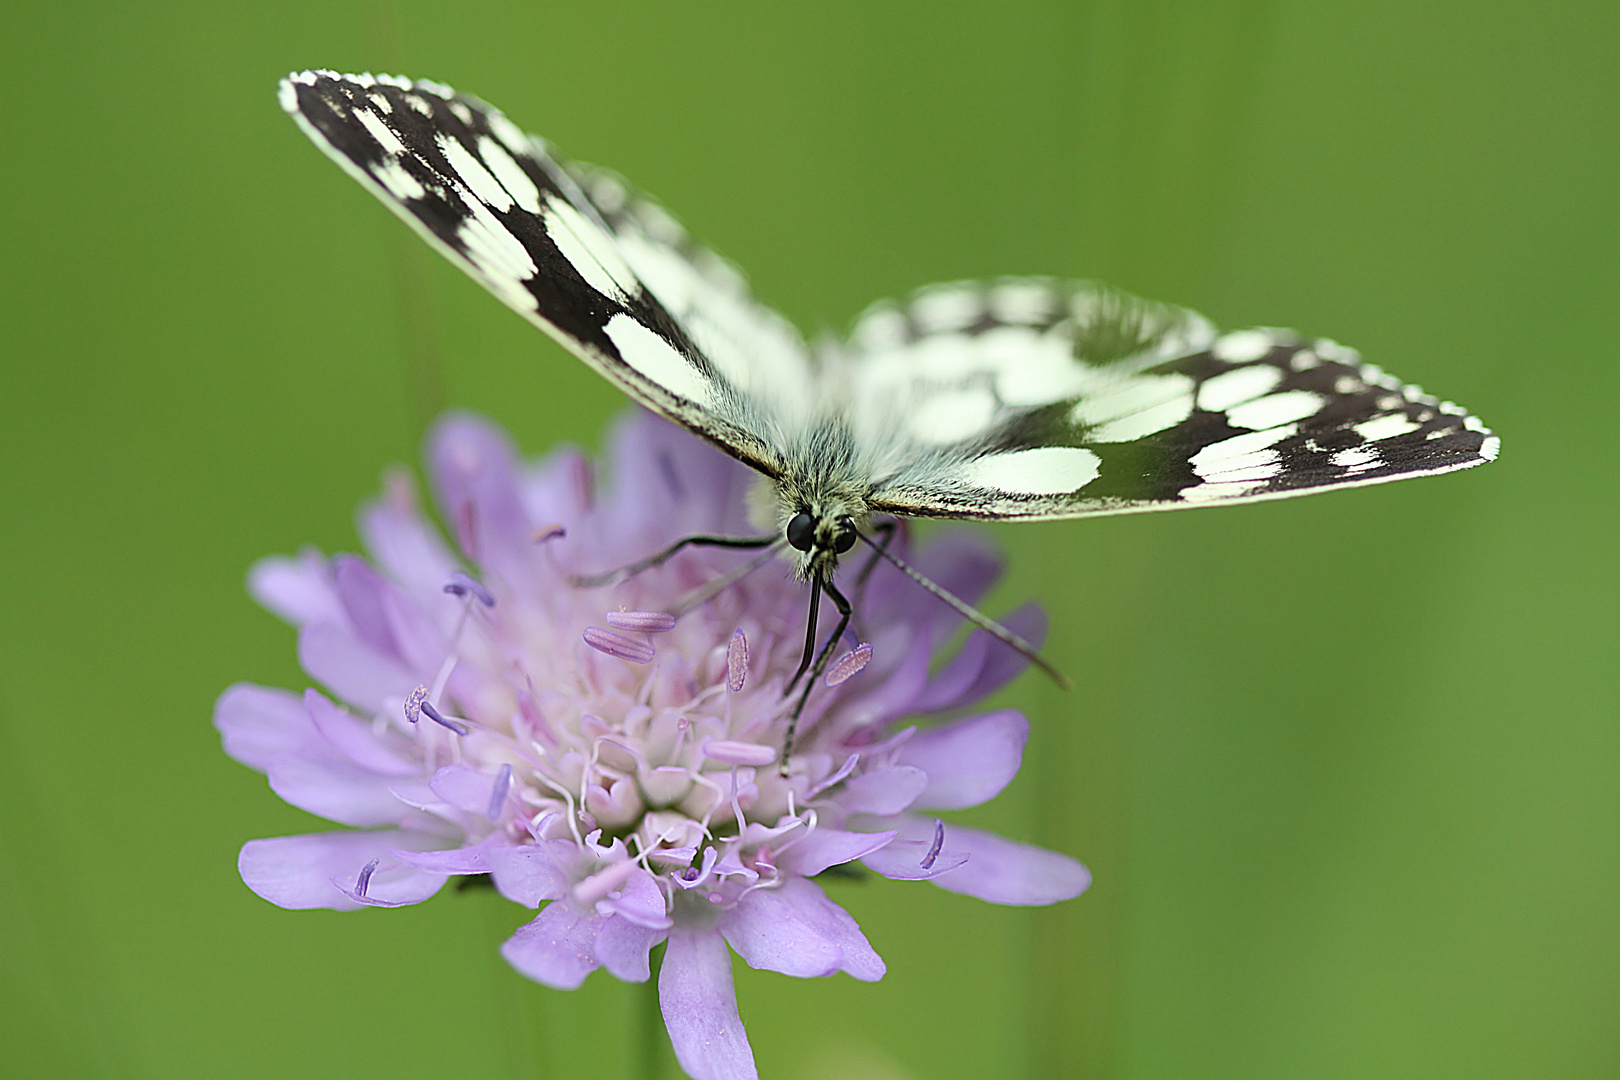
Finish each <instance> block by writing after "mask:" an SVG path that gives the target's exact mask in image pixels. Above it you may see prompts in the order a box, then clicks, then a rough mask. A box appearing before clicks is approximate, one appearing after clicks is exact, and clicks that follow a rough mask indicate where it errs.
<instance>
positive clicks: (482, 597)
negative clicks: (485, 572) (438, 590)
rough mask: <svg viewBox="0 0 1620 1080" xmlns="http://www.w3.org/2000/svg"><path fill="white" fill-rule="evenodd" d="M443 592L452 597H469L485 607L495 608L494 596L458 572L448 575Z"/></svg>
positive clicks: (467, 576)
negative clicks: (448, 578)
mask: <svg viewBox="0 0 1620 1080" xmlns="http://www.w3.org/2000/svg"><path fill="white" fill-rule="evenodd" d="M444 591H445V592H447V593H449V594H450V595H452V596H471V597H472V598H473V599H475V600H477V601H478V602H479V603H480V604H483V605H484V606H485V607H494V606H495V594H494V593H492V592H490V591H489V590H488V589H486V588H484V586H483V585H481V584H479V583H478V582H476V581H474V580H473V579H472V578H471V577H470V576H469V575H467V574H464V573H462V572H461V571H460V570H457V571H456V572H455V573H453V574H451V575H450V580H449V582H447V583H446V584H445V586H444Z"/></svg>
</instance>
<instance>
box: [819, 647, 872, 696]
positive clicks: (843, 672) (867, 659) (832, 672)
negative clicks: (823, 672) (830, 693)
mask: <svg viewBox="0 0 1620 1080" xmlns="http://www.w3.org/2000/svg"><path fill="white" fill-rule="evenodd" d="M871 662H872V644H871V642H868V641H863V642H861V643H860V644H859V645H857V646H855V647H854V648H853V649H851V650H849V652H847V653H845V654H844V655H843V656H840V657H839V658H838V659H837V660H835V661H833V666H832V667H831V668H829V669H828V671H827V685H828V686H837V685H838V684H839V683H841V682H844V681H846V680H848V679H851V678H853V677H854V676H856V675H859V674H860V673H861V669H863V668H864V667H866V665H867V664H870V663H871Z"/></svg>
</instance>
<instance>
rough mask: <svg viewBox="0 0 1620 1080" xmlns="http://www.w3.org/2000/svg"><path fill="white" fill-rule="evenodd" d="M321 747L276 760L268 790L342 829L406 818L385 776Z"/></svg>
mask: <svg viewBox="0 0 1620 1080" xmlns="http://www.w3.org/2000/svg"><path fill="white" fill-rule="evenodd" d="M323 749H324V750H325V753H321V754H282V755H281V756H279V757H277V758H276V759H275V760H274V761H272V762H271V763H270V767H269V768H267V769H266V770H265V775H266V776H267V777H268V778H269V780H270V790H271V791H274V792H275V793H276V794H277V795H280V796H281V797H282V798H283V799H285V800H286V801H287V802H289V803H291V804H292V805H294V806H296V807H298V808H299V809H300V810H308V811H309V812H310V813H312V814H318V815H320V816H321V817H323V818H326V819H327V820H328V821H336V822H338V823H340V824H343V825H355V826H359V827H361V828H367V827H370V826H374V825H393V824H396V823H398V822H399V820H400V819H401V818H402V817H404V816H405V812H406V807H405V804H404V803H402V802H400V801H399V799H398V798H397V797H396V796H395V795H394V793H393V792H392V791H391V790H389V788H390V781H389V779H388V778H387V777H385V776H381V775H379V774H378V773H374V772H372V771H371V770H370V769H365V768H362V767H361V766H359V765H356V764H355V763H354V762H352V761H348V760H346V759H345V758H343V757H341V756H340V755H339V754H338V753H337V751H335V750H332V749H331V748H329V747H324V748H323Z"/></svg>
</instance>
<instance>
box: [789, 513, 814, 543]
mask: <svg viewBox="0 0 1620 1080" xmlns="http://www.w3.org/2000/svg"><path fill="white" fill-rule="evenodd" d="M787 540H788V543H790V544H792V545H793V546H794V547H796V548H798V549H799V550H800V551H809V550H810V546H811V545H812V544H814V543H815V542H816V519H815V518H813V517H811V516H810V515H809V514H797V515H795V516H794V518H793V520H792V521H790V522H788V527H787Z"/></svg>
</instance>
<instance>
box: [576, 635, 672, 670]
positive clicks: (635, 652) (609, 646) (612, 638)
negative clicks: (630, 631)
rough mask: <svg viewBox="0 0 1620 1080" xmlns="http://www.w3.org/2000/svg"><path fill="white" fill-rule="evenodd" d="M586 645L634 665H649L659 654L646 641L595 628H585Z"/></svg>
mask: <svg viewBox="0 0 1620 1080" xmlns="http://www.w3.org/2000/svg"><path fill="white" fill-rule="evenodd" d="M585 644H587V645H589V646H590V647H591V648H593V649H595V650H596V651H597V652H604V653H607V654H608V655H609V656H614V657H618V658H619V659H620V660H628V661H630V662H631V663H632V664H645V663H648V662H650V661H651V660H652V658H653V657H654V656H655V655H656V654H657V650H655V649H654V648H653V647H652V646H651V645H649V644H648V643H647V642H645V641H636V640H635V639H634V638H627V637H625V636H624V635H623V634H616V633H614V632H613V631H612V630H603V629H600V628H599V627H595V626H587V627H586V628H585Z"/></svg>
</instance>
